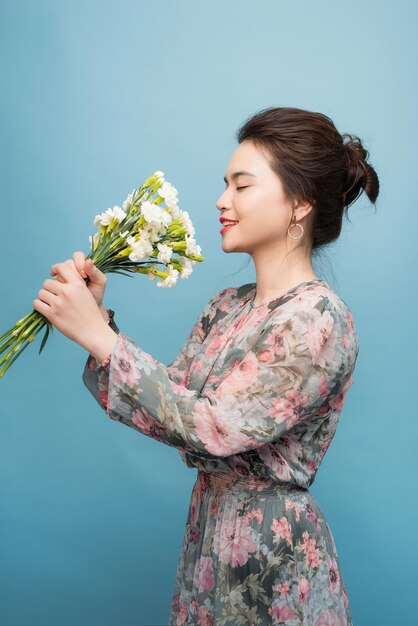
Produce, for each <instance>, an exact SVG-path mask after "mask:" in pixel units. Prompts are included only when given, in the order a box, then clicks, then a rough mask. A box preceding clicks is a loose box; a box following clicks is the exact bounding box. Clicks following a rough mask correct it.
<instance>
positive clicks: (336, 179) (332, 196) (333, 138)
mask: <svg viewBox="0 0 418 626" xmlns="http://www.w3.org/2000/svg"><path fill="white" fill-rule="evenodd" d="M237 140H238V143H241V142H243V141H244V140H251V141H252V142H253V143H254V145H255V146H256V147H257V148H258V149H261V150H262V151H263V152H264V154H265V155H266V157H267V159H268V161H269V164H270V167H271V168H272V170H273V171H274V172H275V173H276V174H277V175H278V176H279V178H280V180H281V182H282V185H283V189H284V192H285V194H286V195H287V197H288V198H289V199H291V200H305V201H308V202H310V203H312V210H311V211H310V213H309V216H310V219H311V228H310V234H311V244H312V250H316V249H318V248H320V247H322V246H325V245H326V244H329V243H331V242H332V241H334V240H335V239H337V238H338V236H339V235H340V232H341V226H342V218H343V214H344V210H345V211H346V213H347V210H348V207H349V206H350V205H351V204H353V202H355V201H356V200H357V199H358V198H359V196H360V195H361V194H362V193H363V191H365V192H366V195H367V196H368V198H369V200H370V202H372V203H373V204H375V203H376V199H377V196H378V195H379V179H378V177H377V174H376V172H375V170H374V169H373V167H372V165H371V164H370V163H368V162H367V159H368V157H369V153H368V151H367V150H366V149H365V148H364V147H363V144H362V142H361V140H360V139H359V138H358V137H356V136H355V135H351V134H348V133H344V134H343V135H341V134H340V133H339V132H338V130H337V129H336V127H335V126H334V123H333V122H332V120H331V119H330V118H329V117H327V116H326V115H324V114H322V113H317V112H314V111H306V110H304V109H297V108H293V107H269V108H267V109H263V110H261V111H260V112H258V113H256V114H255V115H253V116H252V117H250V118H249V119H247V121H246V122H245V123H244V124H243V125H242V126H241V128H239V130H238V131H237ZM311 214H312V215H311ZM289 224H290V222H289Z"/></svg>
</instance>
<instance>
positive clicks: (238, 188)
mask: <svg viewBox="0 0 418 626" xmlns="http://www.w3.org/2000/svg"><path fill="white" fill-rule="evenodd" d="M249 186H250V185H245V186H244V187H237V191H239V190H240V189H246V188H247V187H249Z"/></svg>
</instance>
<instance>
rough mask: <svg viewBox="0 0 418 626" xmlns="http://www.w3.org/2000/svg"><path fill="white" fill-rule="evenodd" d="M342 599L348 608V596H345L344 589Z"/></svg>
mask: <svg viewBox="0 0 418 626" xmlns="http://www.w3.org/2000/svg"><path fill="white" fill-rule="evenodd" d="M343 599H344V604H345V606H347V607H348V596H347V592H346V590H345V589H343Z"/></svg>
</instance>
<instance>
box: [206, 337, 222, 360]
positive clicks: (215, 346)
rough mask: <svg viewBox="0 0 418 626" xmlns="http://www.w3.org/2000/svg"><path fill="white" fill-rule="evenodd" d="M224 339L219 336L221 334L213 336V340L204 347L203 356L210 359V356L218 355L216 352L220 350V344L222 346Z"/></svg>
mask: <svg viewBox="0 0 418 626" xmlns="http://www.w3.org/2000/svg"><path fill="white" fill-rule="evenodd" d="M224 339H225V337H224V336H223V335H221V334H214V335H213V338H212V339H211V341H210V342H209V343H208V345H207V347H206V350H205V356H208V357H212V356H214V355H216V354H218V352H219V351H220V349H221V348H222V344H223V341H224Z"/></svg>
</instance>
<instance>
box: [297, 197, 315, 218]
mask: <svg viewBox="0 0 418 626" xmlns="http://www.w3.org/2000/svg"><path fill="white" fill-rule="evenodd" d="M312 209H313V205H312V203H310V202H308V201H307V200H300V201H298V202H297V203H296V205H295V207H294V209H293V215H294V216H295V218H296V221H297V222H300V221H301V220H303V218H304V217H306V216H307V215H309V213H310V212H311V211H312Z"/></svg>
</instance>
